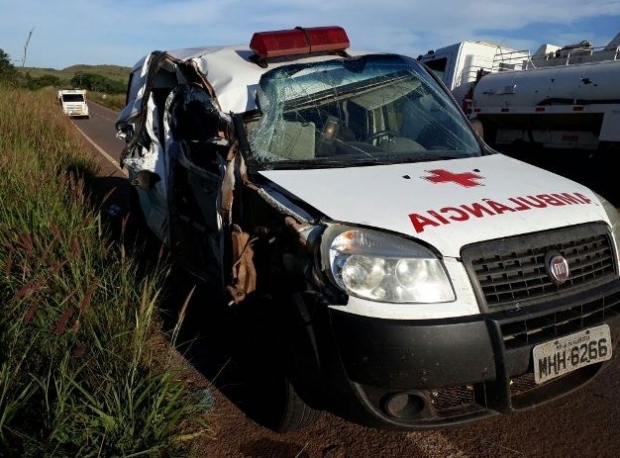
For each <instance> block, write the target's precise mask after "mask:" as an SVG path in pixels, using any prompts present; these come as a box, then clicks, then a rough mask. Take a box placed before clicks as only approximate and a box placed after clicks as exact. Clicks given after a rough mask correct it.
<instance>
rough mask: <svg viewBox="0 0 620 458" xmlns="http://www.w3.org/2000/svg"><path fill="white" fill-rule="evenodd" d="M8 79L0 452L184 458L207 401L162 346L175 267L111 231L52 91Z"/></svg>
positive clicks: (1, 117) (1, 204)
mask: <svg viewBox="0 0 620 458" xmlns="http://www.w3.org/2000/svg"><path fill="white" fill-rule="evenodd" d="M1 61H2V56H1V55H0V63H1ZM1 68H2V66H1V65H0V69H1ZM0 71H2V70H0ZM3 74H4V73H3ZM9 75H11V73H9ZM4 80H5V84H3V83H2V81H1V80H0V132H1V133H2V135H0V303H1V304H2V307H3V310H2V313H1V314H0V456H3V457H8V458H12V457H27V458H28V457H37V458H46V457H60V458H63V457H67V458H68V457H71V458H75V457H104V456H105V457H136V456H150V457H168V456H170V457H173V456H174V457H179V456H186V454H187V453H188V451H187V450H188V448H189V447H190V443H189V441H188V440H187V439H188V438H193V437H196V436H197V435H199V434H201V433H203V432H204V431H206V430H207V428H208V427H207V424H206V418H207V414H208V410H209V408H210V406H209V405H206V404H205V403H204V402H200V401H198V400H197V399H196V398H194V396H201V397H202V398H203V399H204V398H205V393H204V392H197V393H188V392H187V391H186V389H185V388H184V387H183V385H182V384H181V382H180V379H181V378H180V376H179V370H181V369H180V368H175V367H173V366H172V364H171V363H170V355H171V353H166V351H164V356H163V357H162V355H161V353H162V352H161V345H160V346H156V345H153V342H154V341H157V340H158V339H160V338H161V331H160V324H159V321H158V318H157V317H158V314H157V311H158V309H157V304H158V297H159V289H158V288H159V286H158V285H161V282H162V280H163V279H164V278H165V276H166V274H167V267H166V265H165V263H164V262H163V261H158V262H157V263H155V265H154V266H146V267H145V266H140V265H138V263H137V261H135V260H134V259H132V257H131V255H130V254H129V253H128V252H126V251H125V249H124V248H123V247H122V246H121V244H118V243H116V242H115V241H114V240H112V238H111V237H110V236H109V235H108V234H107V232H106V225H105V223H104V221H103V220H102V216H101V212H100V209H101V208H102V207H101V206H102V205H103V203H104V202H105V197H103V198H102V200H98V199H94V197H91V195H92V194H91V193H90V191H89V190H90V189H91V185H92V184H93V183H94V179H95V176H96V173H97V166H96V164H95V162H94V160H93V159H92V158H91V156H90V155H89V154H88V153H85V152H84V151H87V145H86V144H85V142H84V140H83V139H82V138H81V137H80V136H79V134H78V133H77V132H76V130H75V129H74V127H73V124H72V123H71V121H70V120H69V119H68V118H66V117H65V116H64V115H63V114H62V112H60V111H59V110H58V107H57V105H56V103H55V97H54V92H53V90H51V89H48V90H43V91H39V92H32V91H27V90H24V89H15V88H14V86H13V84H11V83H9V84H6V81H7V80H8V81H11V78H5V79H4ZM42 94H43V95H44V96H42ZM96 202H98V203H96ZM173 340H174V339H173ZM156 348H159V349H160V350H159V352H156V351H155V349H156ZM184 439H185V440H184Z"/></svg>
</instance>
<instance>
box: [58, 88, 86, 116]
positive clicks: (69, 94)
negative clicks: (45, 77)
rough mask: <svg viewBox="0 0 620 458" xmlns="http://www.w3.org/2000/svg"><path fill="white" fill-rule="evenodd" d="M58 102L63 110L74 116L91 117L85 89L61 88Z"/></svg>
mask: <svg viewBox="0 0 620 458" xmlns="http://www.w3.org/2000/svg"><path fill="white" fill-rule="evenodd" d="M58 103H59V104H60V106H61V107H62V111H63V112H64V113H65V114H66V115H69V116H71V117H72V118H86V119H88V118H90V114H89V112H88V103H87V102H86V90H85V89H60V90H59V91H58Z"/></svg>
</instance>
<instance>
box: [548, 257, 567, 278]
mask: <svg viewBox="0 0 620 458" xmlns="http://www.w3.org/2000/svg"><path fill="white" fill-rule="evenodd" d="M546 264H547V274H549V278H551V281H553V283H555V284H556V285H561V284H562V283H564V282H565V281H566V280H568V277H569V275H570V269H569V267H568V261H567V260H566V258H565V257H564V256H562V255H561V254H559V253H553V254H550V255H547V263H546Z"/></svg>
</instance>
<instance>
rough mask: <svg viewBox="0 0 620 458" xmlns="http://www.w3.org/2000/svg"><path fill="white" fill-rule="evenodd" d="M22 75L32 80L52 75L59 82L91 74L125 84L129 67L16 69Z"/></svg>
mask: <svg viewBox="0 0 620 458" xmlns="http://www.w3.org/2000/svg"><path fill="white" fill-rule="evenodd" d="M16 68H17V70H18V71H19V72H21V73H23V74H26V73H29V74H30V76H31V77H32V78H40V77H42V76H44V75H53V76H56V77H58V78H60V79H61V80H67V81H69V80H71V78H73V77H74V76H75V74H76V73H92V74H95V75H101V76H105V77H106V78H110V79H111V80H115V81H120V82H122V83H124V84H127V82H128V81H129V72H130V71H131V67H123V66H120V65H72V66H71V67H67V68H63V69H62V70H57V69H55V68H39V67H16Z"/></svg>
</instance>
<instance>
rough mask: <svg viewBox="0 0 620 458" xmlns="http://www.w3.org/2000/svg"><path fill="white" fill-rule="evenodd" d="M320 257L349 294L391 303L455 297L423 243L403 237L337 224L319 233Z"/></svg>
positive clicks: (430, 300) (432, 255) (435, 260)
mask: <svg viewBox="0 0 620 458" xmlns="http://www.w3.org/2000/svg"><path fill="white" fill-rule="evenodd" d="M321 258H322V259H321V262H322V265H323V270H325V271H327V273H328V275H329V276H330V278H331V279H332V281H333V282H334V283H335V284H336V285H338V286H339V287H340V288H342V289H343V290H345V291H346V292H347V293H348V294H350V295H352V296H357V297H360V298H364V299H369V300H372V301H380V302H390V303H425V304H428V303H435V302H448V301H453V300H454V299H455V295H454V290H453V289H452V285H451V284H450V281H449V280H448V276H447V275H446V271H445V269H444V267H443V265H442V264H441V262H440V261H439V259H437V257H436V256H435V255H434V254H433V253H432V252H431V251H430V250H429V249H427V248H425V247H423V246H422V245H419V244H417V243H415V242H413V241H411V240H409V239H406V238H404V237H399V236H396V235H392V234H388V233H384V232H380V231H374V230H370V229H360V228H353V227H347V226H341V225H333V226H329V227H328V228H327V229H326V231H325V233H324V234H323V240H322V244H321Z"/></svg>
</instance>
